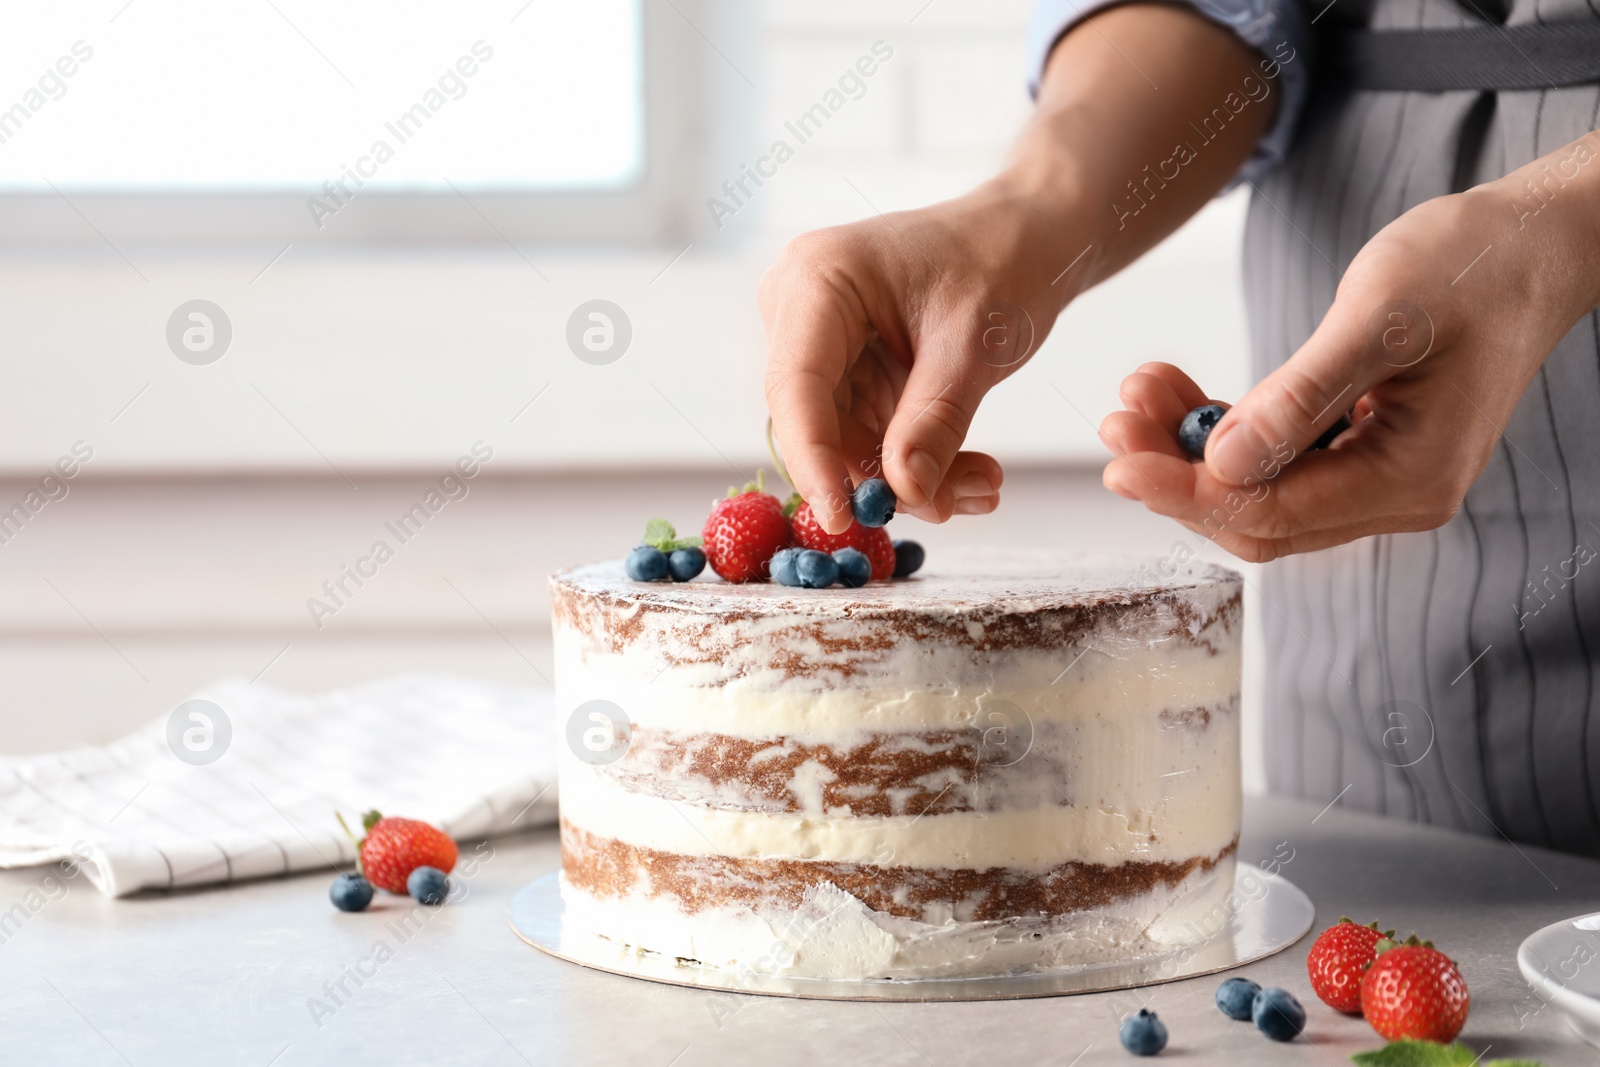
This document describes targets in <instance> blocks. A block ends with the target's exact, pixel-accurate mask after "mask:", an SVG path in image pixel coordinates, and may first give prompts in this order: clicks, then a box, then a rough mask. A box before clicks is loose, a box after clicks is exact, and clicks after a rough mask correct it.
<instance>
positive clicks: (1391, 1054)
mask: <svg viewBox="0 0 1600 1067" xmlns="http://www.w3.org/2000/svg"><path fill="white" fill-rule="evenodd" d="M1350 1058H1351V1059H1352V1060H1354V1061H1355V1062H1356V1063H1357V1064H1358V1065H1359V1067H1472V1065H1473V1064H1475V1063H1476V1062H1477V1061H1478V1057H1477V1053H1475V1052H1473V1051H1472V1050H1471V1049H1470V1048H1468V1047H1467V1046H1465V1045H1463V1044H1460V1043H1457V1044H1454V1045H1441V1044H1439V1042H1437V1041H1391V1042H1389V1043H1388V1044H1387V1045H1385V1046H1384V1047H1383V1048H1380V1049H1373V1050H1372V1051H1370V1052H1357V1053H1355V1054H1354V1055H1352V1056H1351V1057H1350Z"/></svg>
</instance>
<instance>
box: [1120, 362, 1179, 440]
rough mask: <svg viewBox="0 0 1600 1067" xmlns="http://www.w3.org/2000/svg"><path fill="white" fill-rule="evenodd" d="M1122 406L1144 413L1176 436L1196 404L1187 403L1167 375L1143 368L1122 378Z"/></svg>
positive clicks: (1171, 435)
mask: <svg viewBox="0 0 1600 1067" xmlns="http://www.w3.org/2000/svg"><path fill="white" fill-rule="evenodd" d="M1118 395H1119V396H1120V397H1121V399H1122V406H1123V407H1125V408H1127V409H1128V410H1129V411H1136V412H1138V413H1139V414H1141V415H1144V416H1145V417H1146V418H1148V419H1149V420H1150V421H1151V422H1153V423H1154V424H1155V425H1156V426H1158V427H1161V428H1162V430H1163V431H1164V432H1165V433H1166V434H1167V436H1169V437H1173V438H1174V439H1175V438H1176V435H1177V433H1178V424H1179V423H1181V422H1182V421H1183V417H1184V416H1185V415H1187V414H1188V413H1189V408H1190V407H1191V406H1194V405H1189V404H1185V403H1184V402H1183V401H1182V400H1180V399H1179V398H1178V392H1177V390H1175V389H1174V388H1173V387H1172V385H1171V384H1170V383H1168V382H1167V381H1166V380H1165V379H1164V378H1160V377H1157V376H1156V375H1154V374H1145V373H1144V372H1143V371H1140V372H1139V373H1136V374H1130V375H1128V376H1127V377H1126V378H1124V379H1122V388H1121V389H1120V390H1118Z"/></svg>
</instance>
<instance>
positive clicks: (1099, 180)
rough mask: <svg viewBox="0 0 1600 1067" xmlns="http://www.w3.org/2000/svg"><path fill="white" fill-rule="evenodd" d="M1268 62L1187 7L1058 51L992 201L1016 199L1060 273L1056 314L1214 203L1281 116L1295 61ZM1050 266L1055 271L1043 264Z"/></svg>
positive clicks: (1099, 18) (1119, 22)
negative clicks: (1284, 85)
mask: <svg viewBox="0 0 1600 1067" xmlns="http://www.w3.org/2000/svg"><path fill="white" fill-rule="evenodd" d="M1283 51H1284V55H1283V56H1281V57H1277V58H1275V59H1271V58H1267V57H1263V56H1262V55H1260V54H1258V53H1257V52H1255V51H1254V50H1253V49H1251V48H1250V47H1249V46H1248V45H1245V44H1243V43H1242V42H1240V41H1239V40H1238V39H1237V38H1236V37H1234V35H1233V34H1232V33H1230V32H1229V31H1228V30H1226V29H1224V28H1222V27H1220V26H1217V25H1215V24H1213V23H1211V22H1209V21H1207V20H1206V19H1204V18H1202V17H1201V16H1199V15H1197V14H1195V13H1193V12H1192V11H1189V10H1188V9H1186V8H1182V7H1178V6H1173V5H1168V4H1129V5H1125V6H1122V7H1117V8H1113V9H1111V10H1109V11H1105V12H1102V13H1100V14H1097V15H1095V16H1093V17H1091V18H1090V19H1088V20H1086V21H1085V22H1083V23H1081V24H1079V25H1078V26H1076V27H1075V28H1073V29H1072V30H1071V31H1070V32H1068V33H1067V35H1066V36H1065V37H1063V38H1062V40H1061V41H1060V42H1059V43H1058V44H1057V45H1056V47H1055V50H1054V51H1053V53H1052V54H1051V58H1050V62H1049V64H1048V66H1047V67H1046V69H1045V73H1044V77H1043V80H1042V82H1041V85H1040V92H1039V106H1038V110H1037V112H1036V113H1035V115H1034V118H1033V120H1032V121H1031V122H1030V123H1029V125H1028V127H1027V129H1026V131H1025V132H1024V134H1023V136H1022V138H1021V140H1020V141H1019V143H1018V146H1017V149H1016V151H1015V153H1014V154H1013V157H1012V160H1011V162H1010V164H1009V165H1008V166H1007V168H1006V169H1005V171H1003V172H1002V173H1001V174H1000V175H999V176H998V177H997V178H996V179H995V180H994V181H993V182H991V183H990V186H989V188H988V191H989V192H991V193H992V194H994V195H999V196H1002V197H1005V198H1007V199H1008V200H1012V201H1014V202H1015V203H1016V204H1017V205H1018V206H1019V208H1020V209H1021V213H1022V215H1023V216H1024V217H1025V218H1026V220H1027V222H1026V225H1027V227H1028V232H1029V233H1030V234H1033V235H1035V236H1034V240H1036V241H1038V242H1040V243H1043V244H1050V245H1052V247H1050V248H1049V249H1048V251H1046V250H1043V249H1035V250H1033V252H1032V254H1031V257H1037V258H1039V259H1041V260H1048V262H1049V263H1050V264H1053V265H1054V270H1053V271H1051V274H1050V276H1051V278H1055V277H1056V272H1057V271H1060V270H1062V268H1064V267H1066V266H1067V265H1068V263H1069V262H1072V261H1073V259H1074V257H1077V256H1078V254H1079V253H1080V252H1084V249H1085V246H1086V245H1087V252H1084V255H1083V257H1082V259H1081V260H1079V261H1078V262H1077V263H1076V264H1075V265H1074V266H1073V268H1072V270H1070V271H1068V272H1067V273H1066V274H1064V275H1062V276H1060V278H1059V280H1058V281H1056V282H1055V283H1054V284H1052V285H1050V286H1049V287H1048V298H1049V299H1051V300H1052V301H1053V302H1054V304H1055V310H1059V308H1060V307H1061V306H1063V305H1065V304H1066V302H1067V301H1068V300H1069V299H1070V298H1071V297H1072V296H1073V295H1074V294H1076V293H1078V292H1081V291H1082V290H1084V289H1086V288H1088V287H1089V286H1091V285H1094V284H1096V283H1097V282H1100V281H1102V280H1104V279H1105V278H1107V277H1110V276H1111V275H1112V274H1114V273H1116V272H1117V271H1118V270H1120V269H1122V268H1123V267H1125V266H1126V265H1127V264H1129V263H1130V262H1132V261H1133V260H1134V259H1136V258H1138V256H1139V255H1141V254H1142V253H1144V252H1145V251H1147V250H1148V249H1149V248H1150V247H1152V246H1153V245H1155V244H1156V243H1157V242H1159V241H1160V240H1161V239H1162V238H1164V237H1165V236H1167V234H1169V233H1171V232H1172V231H1173V230H1175V229H1176V228H1177V227H1178V226H1179V225H1181V224H1182V223H1183V221H1184V220H1185V219H1187V218H1189V216H1191V215H1193V214H1194V213H1195V212H1196V211H1197V210H1199V209H1200V207H1202V206H1203V205H1204V204H1205V203H1206V202H1207V201H1208V200H1210V199H1211V198H1212V197H1213V196H1215V195H1216V193H1217V191H1218V190H1220V189H1221V188H1222V187H1223V186H1224V185H1225V184H1226V183H1227V181H1228V179H1229V178H1230V177H1232V176H1233V175H1234V174H1235V173H1237V171H1238V170H1239V168H1240V166H1241V165H1242V164H1243V163H1244V162H1245V160H1247V159H1248V158H1249V156H1250V154H1251V151H1252V149H1253V148H1254V146H1255V144H1256V142H1257V140H1258V139H1259V138H1260V136H1261V134H1262V131H1263V130H1265V129H1266V127H1267V125H1268V123H1269V122H1270V121H1271V119H1272V116H1273V111H1274V109H1275V107H1276V106H1277V103H1278V100H1277V97H1278V95H1279V94H1278V92H1277V89H1276V85H1275V78H1276V76H1277V73H1278V71H1279V69H1280V65H1281V63H1283V62H1296V61H1299V62H1304V59H1303V58H1299V59H1296V58H1295V57H1294V54H1293V52H1292V50H1290V49H1287V48H1285V49H1284V50H1283ZM1040 265H1041V266H1044V263H1043V262H1041V264H1040Z"/></svg>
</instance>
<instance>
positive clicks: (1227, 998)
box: [1217, 978, 1261, 1023]
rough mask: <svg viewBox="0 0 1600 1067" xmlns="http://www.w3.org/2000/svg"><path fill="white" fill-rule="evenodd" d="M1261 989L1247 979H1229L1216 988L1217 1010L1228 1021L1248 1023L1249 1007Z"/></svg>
mask: <svg viewBox="0 0 1600 1067" xmlns="http://www.w3.org/2000/svg"><path fill="white" fill-rule="evenodd" d="M1259 992H1261V987H1260V986H1258V985H1256V984H1255V983H1254V982H1252V981H1250V979H1248V978H1230V979H1228V980H1227V981H1226V982H1223V983H1222V984H1221V985H1219V986H1217V1008H1218V1009H1219V1010H1220V1011H1221V1012H1222V1014H1224V1015H1226V1016H1227V1017H1228V1018H1230V1019H1238V1020H1239V1021H1240V1022H1245V1023H1247V1022H1249V1021H1250V1007H1251V1005H1252V1004H1254V1003H1255V999H1256V994H1257V993H1259Z"/></svg>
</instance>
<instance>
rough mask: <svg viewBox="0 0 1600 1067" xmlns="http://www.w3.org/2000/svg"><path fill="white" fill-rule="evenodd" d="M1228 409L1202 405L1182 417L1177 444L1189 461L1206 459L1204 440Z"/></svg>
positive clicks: (1214, 405) (1215, 405)
mask: <svg viewBox="0 0 1600 1067" xmlns="http://www.w3.org/2000/svg"><path fill="white" fill-rule="evenodd" d="M1227 412H1228V409H1227V408H1225V407H1222V406H1221V405H1218V404H1203V405H1201V406H1200V407H1197V408H1195V409H1194V410H1193V411H1191V412H1189V414H1187V415H1185V416H1184V417H1183V421H1182V422H1181V423H1179V424H1178V444H1180V445H1182V446H1183V450H1184V451H1185V452H1187V453H1188V454H1189V457H1190V458H1191V459H1204V458H1205V457H1206V439H1207V438H1209V437H1210V436H1211V431H1212V430H1213V429H1215V428H1216V425H1217V423H1218V422H1219V421H1221V419H1222V416H1223V415H1226V414H1227Z"/></svg>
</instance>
